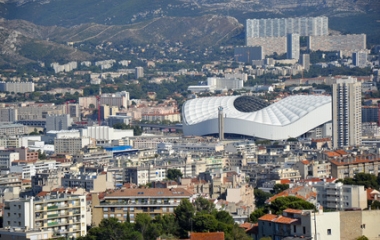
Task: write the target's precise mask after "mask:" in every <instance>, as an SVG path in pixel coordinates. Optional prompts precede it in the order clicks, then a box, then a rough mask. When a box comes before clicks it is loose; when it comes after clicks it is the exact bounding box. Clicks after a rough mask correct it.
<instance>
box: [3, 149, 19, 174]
mask: <svg viewBox="0 0 380 240" xmlns="http://www.w3.org/2000/svg"><path fill="white" fill-rule="evenodd" d="M19 159H20V154H19V153H18V152H14V151H12V150H0V169H9V168H10V167H11V165H12V162H13V161H16V160H19Z"/></svg>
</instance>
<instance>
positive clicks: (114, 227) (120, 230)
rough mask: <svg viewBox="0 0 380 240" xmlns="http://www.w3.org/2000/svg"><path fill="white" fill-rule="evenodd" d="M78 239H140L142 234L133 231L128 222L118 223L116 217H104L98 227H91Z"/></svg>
mask: <svg viewBox="0 0 380 240" xmlns="http://www.w3.org/2000/svg"><path fill="white" fill-rule="evenodd" d="M78 239H82V240H97V239H110V240H118V239H133V240H141V239H142V235H141V234H140V233H139V232H136V231H134V230H133V228H132V225H131V224H130V223H120V222H119V220H118V219H117V218H104V219H103V220H102V221H101V222H100V224H99V226H98V227H94V228H91V229H90V230H89V231H88V233H87V235H86V236H85V237H80V238H78Z"/></svg>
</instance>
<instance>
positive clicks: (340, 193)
mask: <svg viewBox="0 0 380 240" xmlns="http://www.w3.org/2000/svg"><path fill="white" fill-rule="evenodd" d="M312 186H313V188H315V189H316V191H317V201H318V203H319V204H321V205H322V206H323V207H324V208H326V209H332V210H337V211H343V210H346V209H365V208H367V207H368V203H367V192H366V190H364V186H361V185H344V184H343V183H341V182H338V183H333V182H325V181H323V182H317V183H314V184H313V185H312Z"/></svg>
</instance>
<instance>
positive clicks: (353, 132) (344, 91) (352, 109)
mask: <svg viewBox="0 0 380 240" xmlns="http://www.w3.org/2000/svg"><path fill="white" fill-rule="evenodd" d="M361 101H362V93H361V82H358V81H357V79H356V78H352V77H342V78H340V79H335V81H334V82H333V85H332V130H333V133H332V138H333V147H334V148H337V147H347V146H359V145H361V142H362V129H361V126H362V125H361V123H362V109H361V105H362V103H361Z"/></svg>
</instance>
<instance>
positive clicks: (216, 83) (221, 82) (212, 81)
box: [207, 77, 244, 90]
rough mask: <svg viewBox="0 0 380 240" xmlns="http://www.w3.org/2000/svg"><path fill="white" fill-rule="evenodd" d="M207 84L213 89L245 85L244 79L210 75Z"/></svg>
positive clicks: (239, 87)
mask: <svg viewBox="0 0 380 240" xmlns="http://www.w3.org/2000/svg"><path fill="white" fill-rule="evenodd" d="M207 85H208V86H210V88H211V89H212V90H223V89H227V90H229V89H232V90H235V89H242V88H243V87H244V80H243V79H240V78H219V77H209V78H207Z"/></svg>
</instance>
